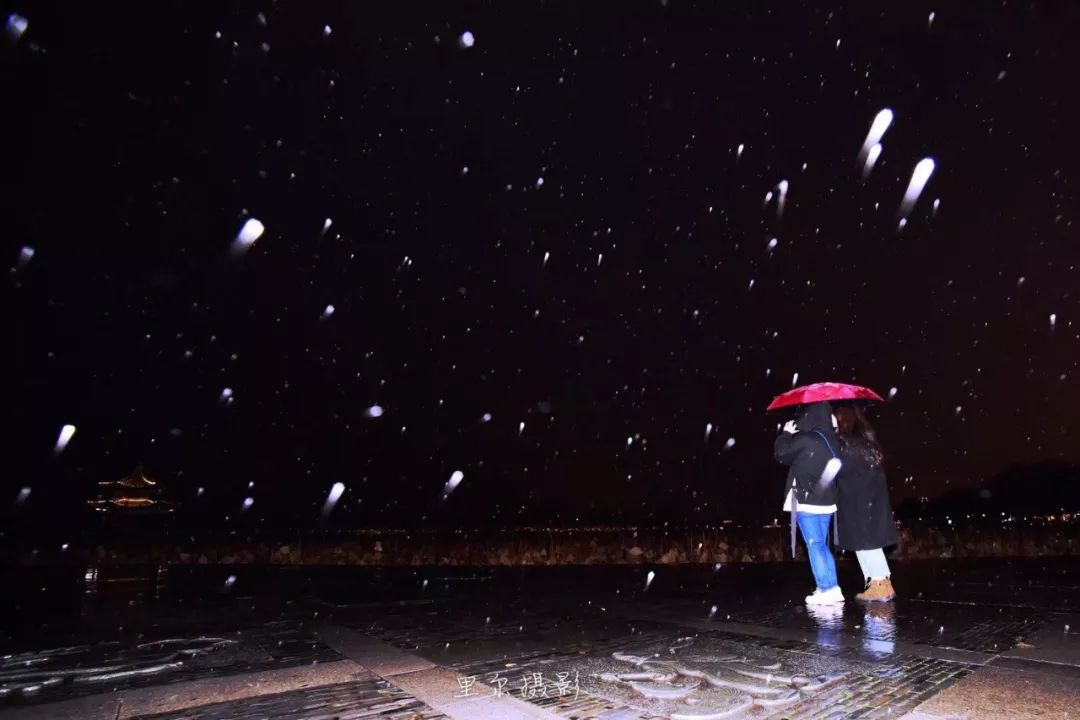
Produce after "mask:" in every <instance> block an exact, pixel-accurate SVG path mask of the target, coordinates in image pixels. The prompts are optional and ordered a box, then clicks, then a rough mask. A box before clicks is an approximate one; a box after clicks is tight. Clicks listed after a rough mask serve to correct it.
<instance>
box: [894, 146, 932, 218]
mask: <svg viewBox="0 0 1080 720" xmlns="http://www.w3.org/2000/svg"><path fill="white" fill-rule="evenodd" d="M933 172H934V159H933V158H923V159H922V160H920V161H919V162H918V163H917V164H916V165H915V169H914V170H913V171H912V173H911V181H910V182H909V183H908V187H907V190H906V191H905V192H904V200H903V202H901V203H900V215H901V216H906V215H907V214H908V213H910V212H911V209H912V208H913V207H915V203H916V202H917V201H918V200H919V195H921V194H922V191H923V188H924V187H926V183H927V181H929V180H930V175H932V174H933Z"/></svg>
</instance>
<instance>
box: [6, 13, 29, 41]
mask: <svg viewBox="0 0 1080 720" xmlns="http://www.w3.org/2000/svg"><path fill="white" fill-rule="evenodd" d="M5 27H6V28H7V34H8V37H9V38H11V41H12V42H15V41H17V40H18V39H19V38H21V37H22V36H23V34H25V33H26V30H27V28H29V27H30V21H29V20H27V19H26V18H24V17H23V16H22V15H18V14H16V13H12V14H11V15H8V19H7V23H5Z"/></svg>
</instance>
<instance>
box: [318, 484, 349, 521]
mask: <svg viewBox="0 0 1080 720" xmlns="http://www.w3.org/2000/svg"><path fill="white" fill-rule="evenodd" d="M344 492H345V483H342V482H336V483H334V484H333V485H331V486H330V492H329V494H327V496H326V503H324V504H323V515H329V514H330V512H331V511H332V510H333V509H334V506H335V505H337V501H338V500H340V499H341V496H342V494H343V493H344Z"/></svg>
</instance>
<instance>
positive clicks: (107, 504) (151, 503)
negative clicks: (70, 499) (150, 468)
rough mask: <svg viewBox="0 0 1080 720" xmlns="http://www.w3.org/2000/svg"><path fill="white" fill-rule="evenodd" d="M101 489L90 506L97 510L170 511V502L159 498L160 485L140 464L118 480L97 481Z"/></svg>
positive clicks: (144, 512)
mask: <svg viewBox="0 0 1080 720" xmlns="http://www.w3.org/2000/svg"><path fill="white" fill-rule="evenodd" d="M98 486H99V487H100V488H101V491H100V492H99V493H98V497H97V499H96V500H89V501H87V503H88V504H89V505H90V507H92V508H94V510H96V511H98V512H107V513H123V514H132V513H134V514H140V515H141V514H157V513H162V512H170V508H169V507H168V506H169V505H170V504H171V503H168V502H165V501H164V500H162V499H161V486H159V485H158V483H157V481H156V480H153V479H151V478H150V477H149V476H147V474H146V473H145V472H144V471H143V467H142V465H139V466H137V467H136V468H135V471H134V472H133V473H131V474H130V475H128V476H127V477H123V478H121V479H119V480H109V481H105V482H100V483H98Z"/></svg>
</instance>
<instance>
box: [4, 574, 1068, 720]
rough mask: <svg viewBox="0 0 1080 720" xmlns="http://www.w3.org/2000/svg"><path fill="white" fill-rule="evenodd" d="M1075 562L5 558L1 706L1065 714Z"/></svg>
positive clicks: (14, 709) (376, 712)
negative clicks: (867, 585) (341, 562)
mask: <svg viewBox="0 0 1080 720" xmlns="http://www.w3.org/2000/svg"><path fill="white" fill-rule="evenodd" d="M1077 570H1080V567H1078V563H1077V561H1075V560H1069V559H1047V560H997V561H995V560H979V561H942V562H910V563H896V564H895V567H894V572H895V576H894V577H895V581H896V582H895V584H896V587H897V589H898V591H899V592H900V593H901V595H900V597H899V599H898V600H897V601H896V602H895V603H890V604H873V605H863V604H860V603H858V602H855V601H854V600H849V601H848V602H846V603H845V604H844V605H843V606H836V607H827V608H807V607H806V606H805V605H804V604H803V603H802V602H801V597H802V596H803V595H804V594H805V593H806V591H807V585H808V580H809V578H808V572H807V570H806V568H805V567H804V566H803V565H801V564H798V563H784V564H772V565H767V564H762V565H731V566H720V567H711V566H710V567H700V566H679V567H659V568H650V567H647V566H640V567H625V566H620V567H563V568H558V567H552V568H545V567H522V568H483V569H475V570H472V569H463V568H452V569H450V568H384V569H378V568H351V567H332V568H288V567H278V568H265V567H263V568H260V567H243V566H232V567H198V568H152V569H137V570H136V569H124V568H113V569H108V568H90V569H87V570H86V571H85V572H84V573H82V574H81V576H80V577H78V578H75V579H73V578H71V577H70V576H69V575H64V574H62V573H59V572H56V571H53V572H52V573H44V574H39V575H34V574H33V573H26V572H25V571H20V572H22V575H20V576H19V582H18V583H17V586H18V588H19V589H18V590H17V591H16V592H15V593H14V594H13V595H12V596H10V597H9V598H7V602H9V603H11V607H9V608H7V609H6V616H7V617H8V619H9V620H11V621H12V623H11V626H10V627H6V628H5V629H4V637H3V640H4V650H3V655H2V657H0V717H2V718H27V719H29V718H41V719H44V718H88V719H91V720H95V719H99V718H100V719H101V720H106V719H108V720H118V719H119V718H131V719H134V718H143V719H147V720H149V719H150V718H154V719H155V720H166V719H169V720H181V719H191V720H224V719H225V718H238V719H243V720H247V719H249V718H250V719H251V720H255V719H256V718H260V719H261V718H281V719H289V720H300V719H301V718H307V719H309V720H314V719H316V718H317V719H319V720H331V719H332V718H337V719H339V720H346V719H349V718H393V719H395V720H414V719H420V718H423V719H425V720H427V719H435V718H467V719H473V718H475V719H476V720H482V719H484V718H497V719H500V720H501V719H507V720H510V719H514V718H549V719H551V720H555V719H557V718H561V719H563V720H588V719H589V718H596V719H602V720H654V719H657V720H658V719H660V718H670V719H672V720H684V719H691V718H693V719H697V720H706V719H708V718H735V719H741V718H762V719H765V720H780V719H782V718H783V719H787V720H796V719H804V718H828V719H829V720H841V719H844V718H848V719H854V718H908V719H910V720H915V719H922V720H927V719H932V718H953V719H956V718H968V719H969V720H978V719H979V718H1029V717H1030V718H1061V719H1065V718H1080V645H1078V642H1080V581H1078V580H1077V579H1076V578H1077V577H1080V573H1078V572H1077ZM650 571H651V572H653V573H654V574H653V575H652V577H651V579H650V576H649V573H650ZM841 574H842V582H843V583H844V586H845V588H846V589H847V590H848V591H849V594H852V593H853V592H854V591H855V590H856V589H857V588H855V587H851V585H852V584H857V578H856V577H854V575H855V574H857V573H855V572H854V570H853V568H852V567H851V566H850V565H848V564H846V563H841Z"/></svg>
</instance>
